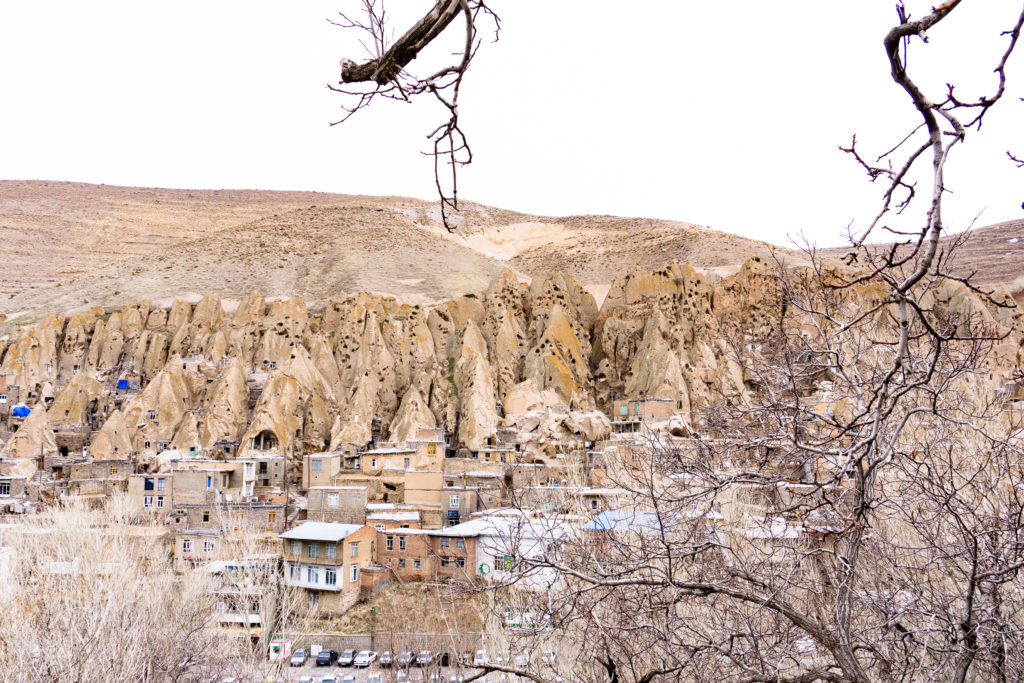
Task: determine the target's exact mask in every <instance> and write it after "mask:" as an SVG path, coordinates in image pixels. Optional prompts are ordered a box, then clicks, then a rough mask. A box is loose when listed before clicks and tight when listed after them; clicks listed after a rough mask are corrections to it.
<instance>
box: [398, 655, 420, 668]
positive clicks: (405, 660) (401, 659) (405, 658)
mask: <svg viewBox="0 0 1024 683" xmlns="http://www.w3.org/2000/svg"><path fill="white" fill-rule="evenodd" d="M415 660H416V653H414V652H402V653H399V655H398V657H397V658H395V664H397V665H398V666H400V667H401V668H403V669H406V668H408V667H410V666H412V663H413V662H414V661H415Z"/></svg>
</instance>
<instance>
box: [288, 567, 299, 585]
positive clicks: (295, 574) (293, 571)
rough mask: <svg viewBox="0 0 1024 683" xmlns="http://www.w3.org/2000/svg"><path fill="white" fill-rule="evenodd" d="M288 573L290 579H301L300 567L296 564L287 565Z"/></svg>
mask: <svg viewBox="0 0 1024 683" xmlns="http://www.w3.org/2000/svg"><path fill="white" fill-rule="evenodd" d="M289 574H290V576H291V579H292V581H301V580H302V567H300V566H299V565H297V564H293V565H290V566H289Z"/></svg>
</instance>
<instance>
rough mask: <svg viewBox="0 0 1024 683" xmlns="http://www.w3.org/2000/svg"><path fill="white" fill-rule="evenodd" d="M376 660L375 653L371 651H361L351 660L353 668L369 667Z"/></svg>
mask: <svg viewBox="0 0 1024 683" xmlns="http://www.w3.org/2000/svg"><path fill="white" fill-rule="evenodd" d="M376 660H377V653H376V652H374V651H373V650H363V651H362V652H360V653H359V654H357V655H356V658H355V659H354V660H352V665H353V666H370V665H371V664H373V663H374V662H375V661H376Z"/></svg>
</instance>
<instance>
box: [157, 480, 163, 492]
mask: <svg viewBox="0 0 1024 683" xmlns="http://www.w3.org/2000/svg"><path fill="white" fill-rule="evenodd" d="M156 490H157V491H163V490H164V480H163V479H157V480H156Z"/></svg>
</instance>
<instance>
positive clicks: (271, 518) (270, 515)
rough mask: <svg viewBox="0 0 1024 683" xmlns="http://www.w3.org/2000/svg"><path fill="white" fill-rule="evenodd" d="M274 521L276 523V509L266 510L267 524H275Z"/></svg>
mask: <svg viewBox="0 0 1024 683" xmlns="http://www.w3.org/2000/svg"><path fill="white" fill-rule="evenodd" d="M276 523H277V510H268V511H267V524H276Z"/></svg>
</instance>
